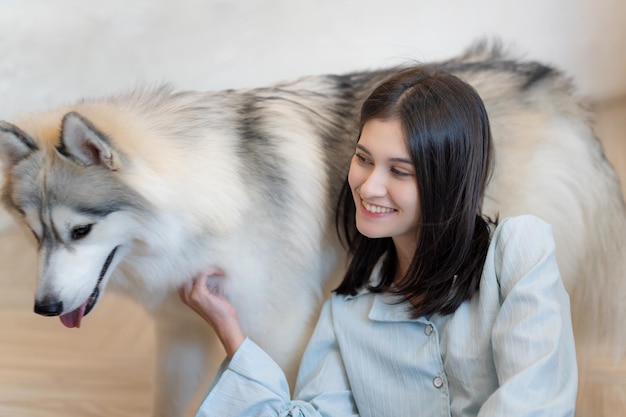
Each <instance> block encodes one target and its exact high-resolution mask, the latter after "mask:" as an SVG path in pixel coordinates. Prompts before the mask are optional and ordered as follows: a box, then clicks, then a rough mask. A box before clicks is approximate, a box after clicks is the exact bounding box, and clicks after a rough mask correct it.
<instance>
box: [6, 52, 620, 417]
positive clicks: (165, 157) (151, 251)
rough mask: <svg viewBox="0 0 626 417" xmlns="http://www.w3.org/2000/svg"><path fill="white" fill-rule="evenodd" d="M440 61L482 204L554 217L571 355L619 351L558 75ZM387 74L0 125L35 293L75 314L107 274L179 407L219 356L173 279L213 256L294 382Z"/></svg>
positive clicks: (591, 162)
mask: <svg viewBox="0 0 626 417" xmlns="http://www.w3.org/2000/svg"><path fill="white" fill-rule="evenodd" d="M441 65H442V66H443V67H444V68H446V69H448V70H450V71H452V72H454V73H456V74H458V75H459V76H460V77H462V78H465V79H466V80H468V81H469V82H470V83H471V84H472V85H474V87H475V88H476V89H477V90H478V91H479V93H480V94H481V95H482V96H483V99H484V100H485V103H486V105H487V108H488V111H489V115H490V119H491V123H492V129H493V134H494V141H495V146H496V166H495V172H494V176H493V180H492V182H491V184H490V186H489V189H488V192H487V197H486V200H485V206H484V210H485V213H486V214H489V215H491V216H495V215H496V214H498V215H499V216H500V217H501V218H502V217H506V216H510V215H516V214H522V213H532V214H535V215H537V216H539V217H541V218H543V219H544V220H546V221H548V222H549V223H551V224H552V226H553V230H554V235H555V238H556V241H557V256H558V261H559V265H560V268H561V271H562V275H563V278H564V282H565V284H566V287H567V288H568V290H569V292H570V295H571V298H572V311H573V318H574V324H575V327H576V335H577V343H578V345H579V347H580V348H581V351H582V350H584V348H585V346H587V344H594V343H599V341H603V342H606V343H609V344H610V345H611V346H613V347H614V348H615V351H616V352H617V353H618V354H619V353H621V349H622V347H623V342H624V332H623V331H621V329H620V324H621V322H622V321H623V320H624V319H625V318H626V312H625V311H624V306H623V304H624V303H623V301H624V297H625V294H626V284H625V283H624V278H625V277H626V257H625V256H624V255H625V254H626V241H625V238H626V214H625V213H626V210H625V209H624V204H623V199H622V195H621V191H620V187H619V184H618V181H617V178H616V175H615V173H614V172H613V170H612V168H611V166H610V165H609V164H608V162H607V161H606V159H605V158H604V155H603V153H602V149H601V147H600V145H599V143H598V141H597V140H596V139H595V137H594V134H593V131H592V129H591V128H590V123H589V114H588V113H587V112H586V110H585V109H584V108H583V107H582V106H581V103H580V102H579V100H578V99H576V98H574V97H573V95H572V89H571V85H570V84H569V81H568V80H567V79H566V78H564V77H563V76H562V75H561V74H559V73H558V72H555V71H552V70H549V71H547V72H546V73H542V70H543V69H546V70H548V69H547V68H544V67H542V66H537V67H535V66H533V65H534V64H531V63H520V62H517V61H515V60H512V59H510V58H509V57H506V56H504V55H502V54H501V53H500V52H499V51H497V50H487V49H481V48H478V49H475V50H472V51H470V52H468V53H467V54H466V55H464V56H461V57H458V58H455V59H453V60H450V61H448V62H445V63H442V64H441ZM387 75H388V73H387V72H385V71H382V72H371V73H363V74H355V75H353V80H359V81H358V82H357V81H355V85H356V86H358V87H351V88H352V89H350V93H351V94H352V95H351V96H349V97H339V96H340V95H341V93H345V92H346V89H345V88H346V87H345V86H343V87H340V83H338V82H337V79H336V78H334V77H331V76H319V77H309V78H303V79H301V80H298V81H296V82H294V83H285V84H281V85H277V86H272V87H270V88H267V89H255V90H245V91H244V90H239V91H227V92H216V93H184V94H176V93H174V92H172V91H169V90H167V89H162V90H157V91H137V92H131V93H130V94H127V95H123V96H120V97H113V98H110V99H104V100H93V101H86V102H82V103H77V104H76V105H73V106H69V107H66V108H59V109H55V110H52V111H50V112H47V113H43V114H37V115H30V116H25V117H24V118H22V119H20V120H18V122H17V123H16V124H15V125H10V124H2V125H0V157H2V159H3V160H4V162H5V165H6V167H7V168H6V176H7V184H6V185H5V189H4V202H5V204H6V205H7V207H8V208H9V209H12V213H13V214H14V216H15V219H16V220H17V221H18V222H20V223H24V224H26V225H27V226H28V227H29V228H31V229H32V230H33V232H34V234H35V235H36V236H38V238H39V243H40V246H39V251H40V259H41V264H40V276H39V285H38V290H37V295H36V300H37V302H38V303H43V301H46V300H61V301H63V313H67V312H68V311H71V310H74V309H76V308H77V307H79V306H80V305H81V304H83V303H84V301H85V300H86V299H88V298H89V296H90V294H91V292H92V291H93V289H94V287H95V286H96V281H97V278H98V275H99V273H100V271H102V270H106V274H105V275H104V277H103V282H102V283H101V284H100V287H101V289H102V290H103V289H104V288H106V287H107V286H111V287H115V288H116V289H117V290H119V291H121V292H123V293H125V294H127V295H129V296H131V297H132V298H134V299H136V300H137V301H139V302H141V303H142V304H143V305H145V306H146V308H147V309H148V310H150V311H151V312H152V313H153V314H154V316H155V318H156V323H157V334H158V337H159V339H158V354H159V357H160V363H161V366H160V367H159V368H158V386H157V390H158V392H157V395H156V398H155V416H167V417H173V416H181V415H183V414H184V410H185V408H186V405H187V404H188V403H189V401H190V398H191V396H192V395H193V390H194V388H195V387H197V381H198V378H200V377H202V376H203V374H204V370H205V369H206V368H207V367H208V366H209V362H210V361H211V360H212V359H211V358H212V356H213V358H214V357H215V356H216V355H218V356H219V355H221V354H222V353H221V350H220V348H219V347H218V346H217V345H216V343H215V339H214V336H213V335H212V333H211V332H210V331H209V328H208V326H207V325H206V324H205V323H203V322H201V320H200V319H198V318H197V317H196V316H195V314H194V313H192V312H190V310H188V309H187V308H186V307H184V306H183V305H182V304H181V303H180V301H179V300H178V296H177V293H176V289H177V288H178V287H179V286H180V285H181V284H182V282H184V281H185V280H188V279H190V278H191V277H193V276H194V275H195V274H196V273H197V272H198V271H201V270H202V269H204V268H206V267H207V266H211V265H213V266H218V267H220V268H221V269H223V270H224V271H225V274H226V276H225V277H224V278H216V279H215V280H216V285H217V286H218V287H219V288H220V290H221V291H223V292H224V293H225V294H226V295H227V296H228V297H229V298H230V299H231V301H232V302H233V304H234V305H235V307H236V308H237V310H238V312H239V315H240V318H241V322H242V326H243V327H244V331H245V332H246V333H247V334H248V335H250V337H251V338H253V339H255V340H256V341H258V342H259V343H260V344H261V345H262V346H263V347H264V348H265V349H266V350H267V351H268V352H269V353H270V354H271V355H272V356H273V357H274V358H275V359H276V360H277V361H278V363H279V364H280V365H281V366H282V367H283V368H284V369H285V370H286V371H287V374H288V376H289V378H290V380H291V381H293V377H294V373H295V369H296V368H297V363H298V360H299V357H300V355H301V353H302V350H303V348H304V346H305V344H306V341H307V339H308V336H309V334H310V331H311V328H312V326H313V325H314V321H315V317H316V315H317V312H318V309H319V306H320V303H321V302H322V300H323V298H324V297H325V296H326V295H327V294H328V291H329V290H330V289H331V288H332V285H334V284H336V283H337V280H336V277H337V276H338V274H337V272H338V271H340V270H341V269H342V267H343V262H341V259H342V258H343V252H342V250H341V249H340V247H339V245H338V242H337V240H336V238H335V236H334V228H333V209H334V200H335V196H336V194H337V187H338V186H340V183H341V181H342V179H343V176H344V175H345V171H346V169H347V162H348V158H349V154H350V152H351V151H352V148H353V144H354V140H355V139H356V134H357V124H356V115H357V113H358V107H359V106H358V105H359V102H360V101H361V100H362V99H363V98H364V97H365V96H366V95H367V94H368V92H369V91H371V88H372V87H373V86H374V85H375V84H377V83H378V82H379V81H381V80H382V79H384V78H385V77H386V76H387ZM335 103H339V104H337V106H339V107H335ZM348 103H352V104H351V105H350V104H348ZM346 106H348V107H346ZM198 109H200V110H198ZM338 109H344V110H345V112H343V113H340V112H338ZM242 119H245V123H242ZM60 130H61V133H60V132H59V131H60ZM334 136H338V137H337V138H335V139H336V140H337V142H333V137H334ZM25 138H26V139H25ZM29 140H32V141H33V143H36V146H37V148H38V149H37V150H33V149H32V146H30V145H29ZM60 141H61V142H62V143H63V145H64V149H63V150H62V151H61V152H60V151H59V150H57V147H58V145H59V143H60ZM258 141H260V142H258ZM342 141H344V142H345V145H344V146H341V147H340V148H336V149H330V150H329V148H328V147H329V145H333V144H335V145H336V144H337V143H340V142H342ZM259 143H261V144H262V145H259ZM255 164H257V165H258V166H254V165H255ZM103 194H104V195H103ZM107 204H109V205H114V206H115V210H113V211H111V212H110V213H108V214H107V215H100V214H98V213H95V214H94V213H93V212H91V211H90V210H85V208H87V209H93V208H98V207H108V206H107ZM92 223H93V224H94V226H93V227H92V229H91V232H90V233H89V234H88V235H87V236H86V237H84V238H82V239H77V240H75V241H74V240H72V237H71V235H72V233H73V232H74V231H75V229H76V227H77V226H80V225H84V224H92ZM51 235H54V237H50V236H51ZM115 247H117V248H118V249H117V252H116V253H115V254H114V256H113V257H112V259H113V261H112V263H111V264H110V266H109V267H108V268H105V267H103V265H104V264H105V259H106V258H107V256H108V255H109V254H110V253H111V250H112V248H115ZM333 277H334V278H333ZM86 325H88V323H86ZM204 376H206V375H204Z"/></svg>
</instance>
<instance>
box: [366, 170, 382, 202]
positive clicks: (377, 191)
mask: <svg viewBox="0 0 626 417" xmlns="http://www.w3.org/2000/svg"><path fill="white" fill-rule="evenodd" d="M386 193H387V181H386V178H385V176H384V175H382V173H381V172H380V171H379V170H376V169H375V170H373V171H371V172H370V173H369V175H368V176H367V177H366V178H365V181H363V184H361V196H362V197H364V198H373V197H382V196H384V195H385V194H386Z"/></svg>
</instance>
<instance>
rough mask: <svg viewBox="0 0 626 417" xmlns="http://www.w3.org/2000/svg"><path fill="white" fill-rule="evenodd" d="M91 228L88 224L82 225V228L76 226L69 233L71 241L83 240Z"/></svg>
mask: <svg viewBox="0 0 626 417" xmlns="http://www.w3.org/2000/svg"><path fill="white" fill-rule="evenodd" d="M91 226H92V225H90V224H85V225H82V226H76V227H75V228H73V229H72V231H71V232H70V237H71V238H72V240H80V239H82V238H84V237H85V236H87V235H88V234H89V232H91Z"/></svg>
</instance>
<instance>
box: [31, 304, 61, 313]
mask: <svg viewBox="0 0 626 417" xmlns="http://www.w3.org/2000/svg"><path fill="white" fill-rule="evenodd" d="M62 312H63V301H41V302H35V313H37V314H41V315H42V316H58V315H59V314H61V313H62Z"/></svg>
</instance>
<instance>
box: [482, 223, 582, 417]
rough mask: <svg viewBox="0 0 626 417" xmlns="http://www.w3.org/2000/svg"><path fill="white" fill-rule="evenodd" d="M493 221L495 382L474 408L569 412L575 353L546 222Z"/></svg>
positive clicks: (536, 415) (505, 412) (500, 412)
mask: <svg viewBox="0 0 626 417" xmlns="http://www.w3.org/2000/svg"><path fill="white" fill-rule="evenodd" d="M501 226H503V227H502V228H501V233H500V235H499V236H495V237H494V238H497V239H499V240H498V242H497V249H496V250H497V251H498V255H497V259H500V262H499V263H497V265H496V269H497V274H498V278H499V283H500V291H501V299H502V307H501V309H500V312H499V314H498V317H497V318H496V322H495V326H494V328H493V333H492V346H493V355H494V362H495V367H496V372H497V376H498V381H499V388H498V389H497V390H496V391H495V392H494V394H493V395H491V396H490V397H489V398H488V400H487V401H486V402H485V403H484V404H483V406H482V408H481V410H480V412H479V414H478V416H479V417H488V416H489V417H492V416H508V417H511V416H519V417H522V416H524V417H529V416H533V417H540V416H550V417H565V416H573V415H574V410H575V404H576V393H577V386H578V371H577V365H576V353H575V347H574V336H573V331H572V323H571V314H570V304H569V297H568V294H567V292H566V290H565V287H564V286H563V283H562V280H561V276H560V273H559V269H558V266H557V262H556V257H555V244H554V239H553V237H552V231H551V228H550V226H549V225H548V224H547V223H544V222H543V221H541V220H539V219H538V218H535V217H533V216H522V217H519V218H514V219H511V220H510V221H508V224H506V225H504V224H502V225H501Z"/></svg>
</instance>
